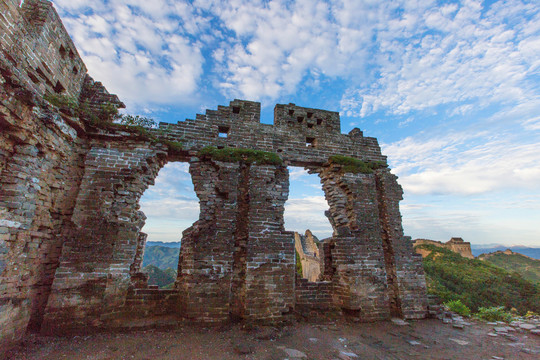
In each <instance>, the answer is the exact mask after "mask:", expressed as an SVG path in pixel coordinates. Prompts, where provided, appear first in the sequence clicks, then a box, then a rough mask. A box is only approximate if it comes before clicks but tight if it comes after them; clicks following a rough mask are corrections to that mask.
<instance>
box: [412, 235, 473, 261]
mask: <svg viewBox="0 0 540 360" xmlns="http://www.w3.org/2000/svg"><path fill="white" fill-rule="evenodd" d="M413 243H414V246H415V247H416V246H418V245H433V246H438V247H443V248H446V249H448V250H452V251H453V252H456V253H458V254H460V255H461V256H463V257H466V258H468V259H474V255H473V254H472V250H471V243H470V242H465V241H463V239H462V238H459V237H453V238H451V239H450V240H448V241H447V242H445V243H443V242H441V241H435V240H429V239H415V240H414V242H413ZM415 251H416V252H417V253H418V254H422V256H424V257H425V256H427V255H424V254H429V252H427V253H426V250H423V249H415Z"/></svg>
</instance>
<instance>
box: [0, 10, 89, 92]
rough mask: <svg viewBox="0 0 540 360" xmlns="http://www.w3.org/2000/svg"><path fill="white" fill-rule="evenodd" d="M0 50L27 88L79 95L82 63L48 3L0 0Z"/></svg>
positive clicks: (82, 72) (81, 80) (83, 69)
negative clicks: (21, 3)
mask: <svg viewBox="0 0 540 360" xmlns="http://www.w3.org/2000/svg"><path fill="white" fill-rule="evenodd" d="M0 53H1V54H2V56H3V57H4V58H5V59H6V61H8V62H9V63H10V65H11V66H12V67H13V71H14V74H15V75H16V76H17V78H18V79H19V81H20V82H21V83H22V84H24V86H25V87H26V88H27V89H31V90H33V91H35V92H36V93H38V94H40V95H42V96H43V95H45V94H46V93H52V94H60V93H63V94H68V95H69V96H72V97H75V98H78V97H79V94H80V91H81V87H82V85H83V81H84V79H85V76H86V72H87V70H86V66H85V65H84V63H83V61H82V60H81V58H80V56H79V54H78V52H77V49H76V48H75V45H74V44H73V42H72V41H71V38H70V37H69V35H68V33H67V31H66V29H65V28H64V25H62V21H61V20H60V18H59V16H58V13H57V12H56V11H55V10H54V8H53V6H52V3H51V2H49V1H42V0H25V1H24V3H23V5H22V8H21V7H19V1H13V0H9V1H2V2H0Z"/></svg>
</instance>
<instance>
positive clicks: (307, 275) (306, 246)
mask: <svg viewBox="0 0 540 360" xmlns="http://www.w3.org/2000/svg"><path fill="white" fill-rule="evenodd" d="M315 239H317V238H316V237H315V236H314V235H313V234H312V233H311V231H309V230H306V233H305V234H304V235H300V234H299V233H297V232H295V233H294V247H295V249H296V252H297V253H298V256H299V257H300V261H301V263H302V277H303V278H304V279H307V280H309V281H317V280H318V279H319V276H320V274H321V258H320V251H319V248H318V245H317V244H316V243H315ZM317 242H318V239H317Z"/></svg>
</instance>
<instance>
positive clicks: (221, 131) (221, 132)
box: [218, 126, 230, 138]
mask: <svg viewBox="0 0 540 360" xmlns="http://www.w3.org/2000/svg"><path fill="white" fill-rule="evenodd" d="M229 130H230V128H229V127H228V126H220V127H219V128H218V136H219V137H220V138H227V137H229Z"/></svg>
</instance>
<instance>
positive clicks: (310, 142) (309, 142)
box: [306, 137, 316, 147]
mask: <svg viewBox="0 0 540 360" xmlns="http://www.w3.org/2000/svg"><path fill="white" fill-rule="evenodd" d="M315 140H316V139H315V138H312V137H307V138H306V147H315Z"/></svg>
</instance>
